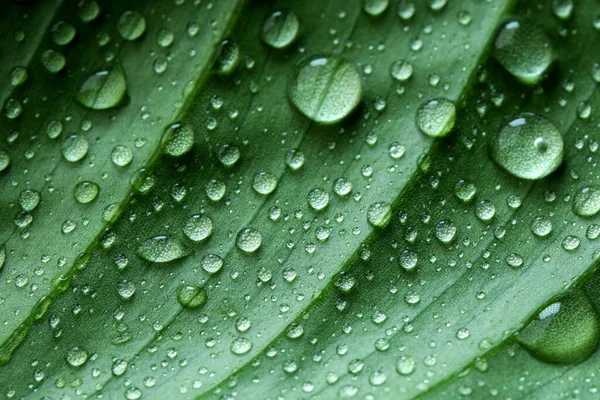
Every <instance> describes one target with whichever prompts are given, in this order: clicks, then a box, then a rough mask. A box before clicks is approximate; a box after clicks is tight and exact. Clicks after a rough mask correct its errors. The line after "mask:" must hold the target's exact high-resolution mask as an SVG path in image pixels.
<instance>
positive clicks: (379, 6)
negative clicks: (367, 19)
mask: <svg viewBox="0 0 600 400" xmlns="http://www.w3.org/2000/svg"><path fill="white" fill-rule="evenodd" d="M389 4H390V2H389V0H363V10H364V11H365V12H366V13H367V14H368V15H370V16H372V17H377V16H379V15H381V14H383V13H384V11H385V10H386V9H387V8H388V6H389Z"/></svg>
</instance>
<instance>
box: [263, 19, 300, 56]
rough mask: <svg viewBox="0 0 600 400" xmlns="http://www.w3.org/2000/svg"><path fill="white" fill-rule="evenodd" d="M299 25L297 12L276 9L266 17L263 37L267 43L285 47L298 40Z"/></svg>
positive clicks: (276, 46) (274, 46)
mask: <svg viewBox="0 0 600 400" xmlns="http://www.w3.org/2000/svg"><path fill="white" fill-rule="evenodd" d="M299 27H300V23H299V22H298V17H296V14H294V13H293V12H291V11H275V12H274V13H272V14H271V15H269V16H268V17H267V19H265V22H264V23H263V27H262V33H261V38H262V40H263V42H265V43H266V44H267V45H269V46H271V47H273V48H275V49H283V48H285V47H288V46H289V45H291V44H292V43H293V42H294V40H296V36H298V28H299Z"/></svg>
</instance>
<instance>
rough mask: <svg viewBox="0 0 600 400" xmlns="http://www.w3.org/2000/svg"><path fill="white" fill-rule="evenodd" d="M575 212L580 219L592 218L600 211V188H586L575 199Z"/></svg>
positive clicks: (578, 192)
mask: <svg viewBox="0 0 600 400" xmlns="http://www.w3.org/2000/svg"><path fill="white" fill-rule="evenodd" d="M572 208H573V212H574V213H575V214H576V215H578V216H580V217H591V216H593V215H596V214H598V212H599V211H600V188H599V187H597V186H584V187H582V188H581V189H579V190H578V191H577V193H575V196H574V197H573V206H572Z"/></svg>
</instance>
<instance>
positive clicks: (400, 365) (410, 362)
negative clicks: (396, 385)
mask: <svg viewBox="0 0 600 400" xmlns="http://www.w3.org/2000/svg"><path fill="white" fill-rule="evenodd" d="M415 367H416V363H415V360H414V359H413V358H412V357H408V356H402V357H400V358H399V359H398V360H397V361H396V371H397V372H398V373H399V374H400V375H405V376H406V375H410V374H412V373H413V372H415Z"/></svg>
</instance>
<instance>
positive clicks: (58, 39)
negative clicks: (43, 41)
mask: <svg viewBox="0 0 600 400" xmlns="http://www.w3.org/2000/svg"><path fill="white" fill-rule="evenodd" d="M76 33H77V31H76V30H75V27H74V26H73V25H71V24H68V23H66V22H64V21H59V22H57V23H56V24H54V26H53V27H52V40H53V41H54V43H56V44H57V45H59V46H65V45H67V44H69V43H71V41H72V40H73V39H74V38H75V34H76Z"/></svg>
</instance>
